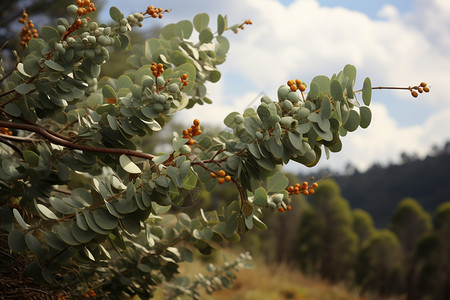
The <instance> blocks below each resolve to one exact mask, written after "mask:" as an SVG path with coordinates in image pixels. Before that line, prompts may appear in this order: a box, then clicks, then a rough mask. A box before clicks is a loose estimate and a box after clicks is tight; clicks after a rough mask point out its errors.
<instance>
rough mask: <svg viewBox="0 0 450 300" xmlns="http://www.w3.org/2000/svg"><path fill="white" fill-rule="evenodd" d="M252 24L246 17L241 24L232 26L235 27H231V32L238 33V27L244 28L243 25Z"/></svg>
mask: <svg viewBox="0 0 450 300" xmlns="http://www.w3.org/2000/svg"><path fill="white" fill-rule="evenodd" d="M252 24H253V22H252V21H251V20H249V19H247V20H245V21H244V23H242V24H241V25H239V26H237V27H234V28H235V29H233V32H234V33H238V28H239V29H241V30H244V25H252Z"/></svg>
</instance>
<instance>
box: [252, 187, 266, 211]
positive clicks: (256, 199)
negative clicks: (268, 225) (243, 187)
mask: <svg viewBox="0 0 450 300" xmlns="http://www.w3.org/2000/svg"><path fill="white" fill-rule="evenodd" d="M253 203H254V204H256V205H259V206H263V207H265V206H266V205H267V193H266V190H265V189H264V188H263V187H259V188H257V189H256V191H255V193H254V194H253Z"/></svg>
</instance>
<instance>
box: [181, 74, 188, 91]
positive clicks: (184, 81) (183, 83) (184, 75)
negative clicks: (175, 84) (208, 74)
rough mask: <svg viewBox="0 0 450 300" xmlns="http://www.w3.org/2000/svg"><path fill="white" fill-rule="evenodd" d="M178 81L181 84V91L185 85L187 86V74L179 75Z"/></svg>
mask: <svg viewBox="0 0 450 300" xmlns="http://www.w3.org/2000/svg"><path fill="white" fill-rule="evenodd" d="M180 80H181V84H182V85H183V86H182V87H181V89H184V87H185V86H187V85H188V84H189V83H188V82H187V74H183V75H181V77H180Z"/></svg>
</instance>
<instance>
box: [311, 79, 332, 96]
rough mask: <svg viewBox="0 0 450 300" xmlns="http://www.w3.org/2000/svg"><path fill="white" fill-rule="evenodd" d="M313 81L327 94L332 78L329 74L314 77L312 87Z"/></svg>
mask: <svg viewBox="0 0 450 300" xmlns="http://www.w3.org/2000/svg"><path fill="white" fill-rule="evenodd" d="M313 83H316V84H317V85H318V86H319V91H322V92H324V93H325V94H328V92H329V91H330V78H328V77H327V76H324V75H319V76H316V77H314V78H313V80H311V88H312V84H313Z"/></svg>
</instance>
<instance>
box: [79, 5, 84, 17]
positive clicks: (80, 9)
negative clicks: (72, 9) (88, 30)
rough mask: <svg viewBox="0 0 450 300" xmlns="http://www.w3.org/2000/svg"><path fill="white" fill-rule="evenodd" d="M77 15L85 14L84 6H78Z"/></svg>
mask: <svg viewBox="0 0 450 300" xmlns="http://www.w3.org/2000/svg"><path fill="white" fill-rule="evenodd" d="M77 15H79V16H82V15H84V8H82V7H80V8H78V10H77Z"/></svg>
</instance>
